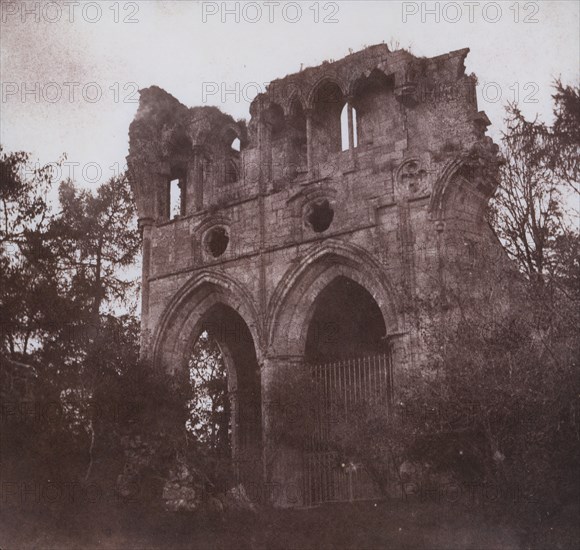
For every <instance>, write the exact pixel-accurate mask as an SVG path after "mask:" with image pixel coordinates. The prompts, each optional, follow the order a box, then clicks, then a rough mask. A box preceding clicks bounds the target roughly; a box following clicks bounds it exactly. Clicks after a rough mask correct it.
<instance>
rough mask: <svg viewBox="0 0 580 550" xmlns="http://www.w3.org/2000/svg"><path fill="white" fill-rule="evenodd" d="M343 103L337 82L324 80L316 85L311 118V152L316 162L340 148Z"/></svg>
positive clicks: (322, 160)
mask: <svg viewBox="0 0 580 550" xmlns="http://www.w3.org/2000/svg"><path fill="white" fill-rule="evenodd" d="M345 103H346V100H345V98H344V95H343V93H342V90H341V89H340V88H339V86H338V85H337V84H335V83H333V82H324V83H323V84H321V85H320V86H319V87H318V89H317V91H316V94H315V98H314V106H313V118H312V140H313V144H312V145H313V153H314V156H315V161H316V162H318V163H320V162H324V161H325V160H326V159H327V158H328V155H329V154H331V153H337V152H340V150H341V144H342V129H341V113H342V110H343V107H344V105H345Z"/></svg>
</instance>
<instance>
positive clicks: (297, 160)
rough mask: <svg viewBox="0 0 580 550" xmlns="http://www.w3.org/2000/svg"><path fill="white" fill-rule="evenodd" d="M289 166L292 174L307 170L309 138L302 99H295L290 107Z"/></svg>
mask: <svg viewBox="0 0 580 550" xmlns="http://www.w3.org/2000/svg"><path fill="white" fill-rule="evenodd" d="M287 127H288V149H289V150H288V166H289V167H290V171H291V174H293V175H295V174H296V173H297V172H303V171H305V170H306V164H307V156H308V153H307V147H308V145H307V138H306V115H305V114H304V109H303V108H302V104H301V103H300V101H298V100H295V101H294V102H293V103H292V106H291V108H290V116H289V118H288V126H287Z"/></svg>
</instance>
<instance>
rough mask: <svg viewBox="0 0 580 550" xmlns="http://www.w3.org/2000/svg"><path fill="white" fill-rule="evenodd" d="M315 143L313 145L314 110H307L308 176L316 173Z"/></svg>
mask: <svg viewBox="0 0 580 550" xmlns="http://www.w3.org/2000/svg"><path fill="white" fill-rule="evenodd" d="M313 145H314V144H313V143H312V109H306V158H307V163H308V174H310V175H311V174H312V173H313V171H314V158H313V152H314V149H313Z"/></svg>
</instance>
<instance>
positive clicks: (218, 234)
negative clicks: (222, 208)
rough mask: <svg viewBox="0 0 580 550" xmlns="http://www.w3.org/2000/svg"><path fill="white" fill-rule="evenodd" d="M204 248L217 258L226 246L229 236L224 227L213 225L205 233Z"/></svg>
mask: <svg viewBox="0 0 580 550" xmlns="http://www.w3.org/2000/svg"><path fill="white" fill-rule="evenodd" d="M205 242H206V248H207V250H208V252H209V253H210V254H211V255H212V256H213V257H214V258H219V257H220V256H221V255H222V254H223V253H224V252H225V251H226V248H227V247H228V244H229V242H230V238H229V236H228V232H227V231H226V229H225V227H214V228H213V229H212V230H211V231H210V232H209V233H208V235H207V238H206V241H205Z"/></svg>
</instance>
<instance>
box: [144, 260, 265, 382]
mask: <svg viewBox="0 0 580 550" xmlns="http://www.w3.org/2000/svg"><path fill="white" fill-rule="evenodd" d="M217 304H223V305H225V306H228V307H230V308H231V309H233V310H234V311H237V312H238V313H239V315H240V317H241V318H242V319H243V321H244V322H245V323H246V325H247V327H248V329H249V331H250V334H251V336H252V339H253V341H254V346H255V349H256V355H257V357H258V360H260V357H261V355H262V353H261V350H262V335H261V330H260V326H259V322H258V314H257V311H256V309H255V306H254V304H253V301H252V299H251V297H250V294H249V292H248V291H247V290H246V289H244V288H243V286H242V285H241V284H240V283H238V282H237V281H235V280H233V279H232V278H230V277H227V276H225V275H223V274H219V273H215V272H209V271H203V272H200V273H198V274H196V275H195V277H193V278H192V279H191V280H190V281H188V282H187V283H186V284H185V285H184V286H183V287H182V288H181V289H180V290H179V291H178V292H177V293H176V294H175V296H174V297H173V299H172V300H171V302H170V303H169V304H168V305H167V307H166V308H165V311H164V313H163V315H162V316H161V319H160V321H159V324H158V328H157V330H156V332H155V335H154V337H153V346H152V359H153V362H154V364H155V365H158V366H159V367H160V368H162V369H164V370H165V371H166V372H168V373H169V374H176V373H177V372H179V371H182V370H183V369H185V366H186V363H187V358H188V353H189V351H190V348H191V345H192V341H193V340H195V338H197V336H199V334H200V331H201V327H202V322H203V318H204V316H205V315H206V313H207V312H208V311H210V309H211V308H212V307H213V306H215V305H217Z"/></svg>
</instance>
